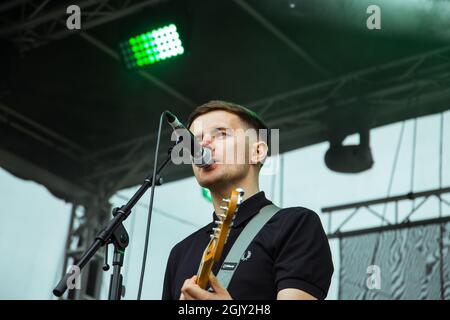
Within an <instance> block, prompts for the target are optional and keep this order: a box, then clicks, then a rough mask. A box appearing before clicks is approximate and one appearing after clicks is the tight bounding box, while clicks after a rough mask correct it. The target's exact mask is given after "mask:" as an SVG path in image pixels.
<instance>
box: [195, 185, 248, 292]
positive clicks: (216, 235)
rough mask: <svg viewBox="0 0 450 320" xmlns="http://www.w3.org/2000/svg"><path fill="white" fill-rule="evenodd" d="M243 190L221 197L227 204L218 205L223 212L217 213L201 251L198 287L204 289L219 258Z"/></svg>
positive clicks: (240, 201)
mask: <svg viewBox="0 0 450 320" xmlns="http://www.w3.org/2000/svg"><path fill="white" fill-rule="evenodd" d="M243 196H244V190H243V189H241V188H237V189H235V190H233V191H232V192H231V195H230V198H229V199H223V201H224V202H225V203H226V204H227V206H226V207H225V206H220V209H222V210H223V211H224V212H223V213H221V214H217V216H218V217H219V220H216V221H215V224H216V226H214V228H213V234H212V235H211V240H210V241H209V243H208V246H207V247H206V249H205V251H204V252H203V257H202V261H201V262H200V267H199V268H198V272H197V284H198V285H199V287H200V288H202V289H206V287H207V286H208V283H209V275H210V273H211V270H212V268H213V266H214V263H216V262H217V261H219V260H220V257H221V255H222V251H223V247H224V245H225V242H226V241H227V238H228V235H229V234H230V227H231V226H232V223H233V220H234V214H235V213H236V211H237V210H238V208H239V205H240V204H241V203H242V201H243Z"/></svg>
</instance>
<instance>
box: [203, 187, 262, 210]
mask: <svg viewBox="0 0 450 320" xmlns="http://www.w3.org/2000/svg"><path fill="white" fill-rule="evenodd" d="M247 180H248V179H244V180H243V181H240V182H238V183H233V184H230V185H226V186H223V187H222V188H217V189H216V188H214V189H210V191H211V197H212V200H213V205H214V211H215V212H216V213H218V212H221V210H222V209H220V206H226V203H224V202H223V200H222V199H224V198H229V197H230V195H231V191H232V190H234V189H236V188H242V189H244V197H243V200H245V199H248V198H250V197H251V196H253V195H254V194H256V193H258V192H259V183H258V181H256V182H255V181H247Z"/></svg>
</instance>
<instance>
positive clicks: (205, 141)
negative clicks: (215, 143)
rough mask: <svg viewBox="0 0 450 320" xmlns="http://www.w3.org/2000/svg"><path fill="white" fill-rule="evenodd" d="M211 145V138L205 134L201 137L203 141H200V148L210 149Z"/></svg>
mask: <svg viewBox="0 0 450 320" xmlns="http://www.w3.org/2000/svg"><path fill="white" fill-rule="evenodd" d="M211 143H212V137H211V135H210V134H205V135H203V139H202V141H200V144H201V145H202V147H209V148H211V146H210V145H211Z"/></svg>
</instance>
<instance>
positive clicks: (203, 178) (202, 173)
mask: <svg viewBox="0 0 450 320" xmlns="http://www.w3.org/2000/svg"><path fill="white" fill-rule="evenodd" d="M222 176H223V175H222V172H221V170H220V168H219V166H218V165H217V164H213V165H212V166H211V167H208V168H199V169H197V174H196V177H197V181H198V183H199V184H200V185H201V186H202V187H204V188H210V187H211V186H214V185H215V184H217V183H220V182H221V181H222V180H223V177H222Z"/></svg>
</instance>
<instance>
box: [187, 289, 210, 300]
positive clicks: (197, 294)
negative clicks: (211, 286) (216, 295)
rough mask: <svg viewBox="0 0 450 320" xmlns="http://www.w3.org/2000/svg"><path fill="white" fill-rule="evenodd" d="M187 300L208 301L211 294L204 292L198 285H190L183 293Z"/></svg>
mask: <svg viewBox="0 0 450 320" xmlns="http://www.w3.org/2000/svg"><path fill="white" fill-rule="evenodd" d="M183 293H184V295H185V297H186V299H188V300H189V299H193V300H207V299H208V298H209V295H210V293H209V292H208V291H206V290H203V289H202V288H200V287H199V286H198V285H188V286H186V288H185V290H184V291H183Z"/></svg>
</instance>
